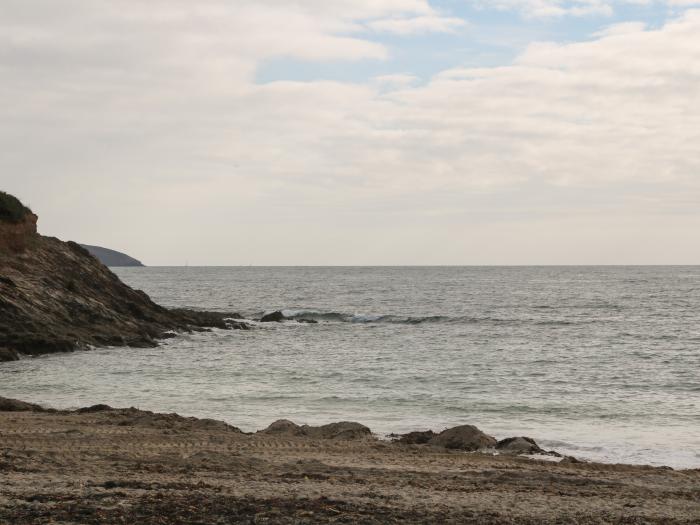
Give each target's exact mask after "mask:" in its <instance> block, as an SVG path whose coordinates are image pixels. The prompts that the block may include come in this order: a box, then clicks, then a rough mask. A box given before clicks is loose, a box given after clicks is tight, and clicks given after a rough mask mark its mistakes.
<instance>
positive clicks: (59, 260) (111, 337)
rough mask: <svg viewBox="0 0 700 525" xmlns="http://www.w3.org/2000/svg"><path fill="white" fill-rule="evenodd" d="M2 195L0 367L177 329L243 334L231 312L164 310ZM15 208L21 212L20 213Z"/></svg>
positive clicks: (150, 342) (134, 342)
mask: <svg viewBox="0 0 700 525" xmlns="http://www.w3.org/2000/svg"><path fill="white" fill-rule="evenodd" d="M18 203H19V201H17V199H14V197H12V196H9V195H7V194H4V193H3V194H0V361H1V360H10V359H15V358H17V354H18V353H22V354H28V355H40V354H45V353H52V352H66V351H71V350H75V349H80V348H88V347H90V346H111V345H114V346H136V347H149V346H156V345H157V340H158V339H162V338H166V337H170V336H172V335H173V332H176V331H192V330H203V329H206V328H211V327H216V328H224V329H225V328H247V325H245V324H244V323H240V322H234V321H231V320H230V319H231V318H233V317H239V316H238V315H237V314H225V313H213V312H199V311H192V310H168V309H166V308H163V307H162V306H159V305H157V304H156V303H154V302H153V301H151V299H150V298H149V297H148V296H147V295H146V294H145V293H144V292H142V291H140V290H134V289H132V288H130V287H129V286H127V285H126V284H124V283H122V282H121V281H120V280H119V278H118V277H117V276H116V275H114V274H113V273H112V272H111V271H110V270H109V269H108V268H107V267H106V266H105V265H103V264H102V263H101V262H100V261H99V260H98V259H96V258H95V257H93V256H92V255H91V254H90V253H89V252H88V251H87V250H85V249H84V248H82V247H81V246H80V245H78V244H76V243H74V242H63V241H60V240H58V239H55V238H52V237H44V236H42V235H39V234H38V233H37V216H36V215H34V214H33V213H32V212H31V211H30V210H29V208H26V207H24V206H23V205H21V203H19V206H18ZM20 206H21V207H20Z"/></svg>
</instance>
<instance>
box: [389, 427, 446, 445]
mask: <svg viewBox="0 0 700 525" xmlns="http://www.w3.org/2000/svg"><path fill="white" fill-rule="evenodd" d="M436 435H437V434H435V432H433V431H432V430H425V431H420V430H417V431H414V432H409V433H408V434H402V435H400V436H399V438H398V439H397V440H396V442H397V443H404V444H406V445H423V444H424V443H428V442H429V441H430V440H431V439H433V438H434V437H435V436H436Z"/></svg>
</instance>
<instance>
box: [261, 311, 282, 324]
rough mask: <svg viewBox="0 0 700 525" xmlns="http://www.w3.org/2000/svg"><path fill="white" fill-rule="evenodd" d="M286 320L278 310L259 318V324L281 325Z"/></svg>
mask: <svg viewBox="0 0 700 525" xmlns="http://www.w3.org/2000/svg"><path fill="white" fill-rule="evenodd" d="M285 319H287V318H286V317H285V316H284V314H283V313H282V312H280V311H279V310H278V311H276V312H272V313H271V314H267V315H263V316H262V317H261V318H260V322H261V323H281V322H282V321H284V320H285Z"/></svg>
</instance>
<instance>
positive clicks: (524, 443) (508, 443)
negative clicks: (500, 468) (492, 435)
mask: <svg viewBox="0 0 700 525" xmlns="http://www.w3.org/2000/svg"><path fill="white" fill-rule="evenodd" d="M496 450H498V451H499V452H500V453H501V454H508V455H513V456H516V455H518V454H545V451H544V450H542V449H541V448H540V447H539V445H537V443H535V440H534V439H532V438H529V437H524V436H520V437H510V438H506V439H502V440H501V441H499V442H498V443H497V444H496Z"/></svg>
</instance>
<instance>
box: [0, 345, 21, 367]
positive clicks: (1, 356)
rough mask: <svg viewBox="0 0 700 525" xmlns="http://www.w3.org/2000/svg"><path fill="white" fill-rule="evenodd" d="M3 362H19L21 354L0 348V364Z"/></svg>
mask: <svg viewBox="0 0 700 525" xmlns="http://www.w3.org/2000/svg"><path fill="white" fill-rule="evenodd" d="M3 361H19V354H18V353H17V352H16V351H15V350H12V349H10V348H0V363H1V362H3Z"/></svg>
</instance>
